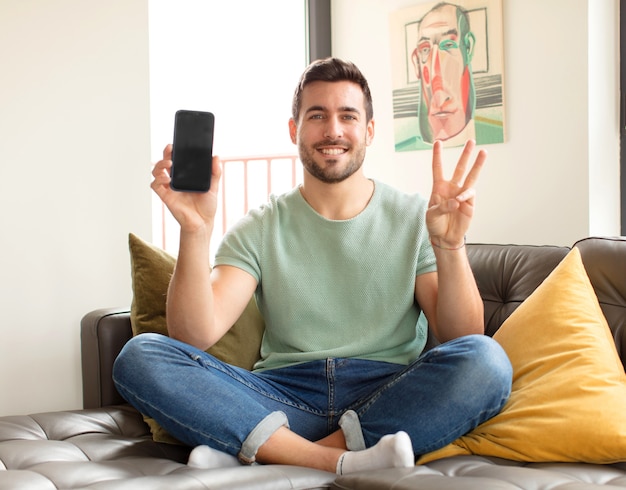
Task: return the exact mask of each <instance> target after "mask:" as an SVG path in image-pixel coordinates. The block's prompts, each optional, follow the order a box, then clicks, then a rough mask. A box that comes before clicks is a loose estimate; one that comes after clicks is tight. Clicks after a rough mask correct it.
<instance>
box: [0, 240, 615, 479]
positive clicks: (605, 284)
mask: <svg viewBox="0 0 626 490" xmlns="http://www.w3.org/2000/svg"><path fill="white" fill-rule="evenodd" d="M575 246H576V247H578V248H579V250H580V251H581V255H582V258H583V262H584V264H585V268H586V270H587V273H588V275H589V277H590V279H591V282H592V285H593V287H594V289H595V291H596V294H597V296H598V299H599V301H600V305H601V307H602V310H603V312H604V315H605V316H606V318H607V320H608V323H609V326H610V327H611V330H612V333H613V338H614V340H615V343H616V346H617V351H618V353H619V355H620V358H621V359H622V362H623V363H625V360H626V353H625V352H626V351H625V347H626V338H625V329H626V238H587V239H584V240H581V241H579V242H577V243H576V244H575ZM569 250H570V249H569V248H568V247H554V246H521V245H485V244H471V245H468V254H469V257H470V262H471V264H472V268H473V270H474V274H475V276H476V279H477V282H478V285H479V289H480V291H481V295H482V297H483V300H484V303H485V320H486V331H487V334H488V335H493V334H494V333H495V332H496V331H497V329H498V328H499V327H500V325H501V324H502V322H503V321H504V320H505V319H506V318H507V317H508V316H509V315H510V314H511V313H512V312H513V311H514V310H515V309H516V308H517V307H518V306H519V305H520V304H521V303H522V302H523V301H524V300H525V299H526V298H527V297H528V296H529V295H530V294H531V293H532V292H533V291H534V290H535V288H536V287H537V286H538V285H539V284H540V283H541V282H542V281H543V280H544V279H545V278H546V277H547V275H548V274H549V273H550V272H551V271H552V269H553V268H554V267H555V266H556V265H557V264H558V263H559V262H560V261H561V260H562V259H563V258H564V257H565V255H566V254H567V253H568V251H569ZM131 334H132V333H131V326H130V317H129V310H128V309H127V308H121V309H101V310H96V311H93V312H91V313H88V314H87V315H86V316H85V317H84V318H83V321H82V324H81V338H82V369H83V390H84V393H83V401H84V409H82V410H71V411H65V412H53V413H42V414H36V415H30V416H8V417H0V489H42V490H43V489H78V488H88V489H113V488H115V489H143V488H145V489H151V490H155V489H168V490H170V489H207V488H210V489H249V488H250V489H252V488H254V489H256V488H263V489H271V490H277V489H283V488H285V489H287V488H290V489H294V488H297V489H305V488H306V489H308V488H334V489H358V490H367V489H385V488H393V489H409V488H411V489H442V488H446V489H447V488H451V489H457V488H458V489H481V490H484V489H537V490H541V489H557V488H563V489H565V488H567V489H568V490H575V489H593V488H607V489H608V488H626V462H624V463H615V464H609V465H598V464H587V463H523V462H516V461H511V460H504V459H498V458H493V457H483V456H476V455H471V456H456V457H452V458H445V459H440V460H437V461H433V462H431V463H428V464H425V465H419V466H416V467H414V468H408V469H393V470H383V471H374V472H363V473H358V474H354V475H345V476H341V477H336V475H334V474H331V473H325V472H321V471H315V470H310V469H305V468H299V467H288V466H278V465H265V466H262V465H255V466H237V467H232V466H231V467H216V468H213V469H195V468H190V467H187V466H186V464H185V462H186V460H187V456H188V454H189V448H186V447H183V446H179V445H171V444H164V443H156V442H154V441H153V440H152V438H151V435H150V431H149V428H148V426H147V425H146V424H145V423H144V422H143V419H142V417H141V415H140V414H139V413H137V412H136V411H135V410H134V409H133V408H131V407H130V406H128V405H126V404H125V403H124V400H122V399H121V397H120V396H119V394H118V393H117V392H116V391H115V388H114V386H113V384H112V382H111V368H112V365H113V361H114V359H115V356H116V355H117V353H118V352H119V350H120V348H121V347H122V345H123V344H124V343H125V342H126V341H127V340H128V338H130V336H131ZM625 409H626V407H625Z"/></svg>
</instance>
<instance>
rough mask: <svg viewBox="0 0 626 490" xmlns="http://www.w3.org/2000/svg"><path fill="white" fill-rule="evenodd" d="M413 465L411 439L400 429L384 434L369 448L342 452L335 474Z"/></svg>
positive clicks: (413, 457) (413, 456)
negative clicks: (393, 432)
mask: <svg viewBox="0 0 626 490" xmlns="http://www.w3.org/2000/svg"><path fill="white" fill-rule="evenodd" d="M414 465H415V455H414V454H413V445H412V444H411V439H410V437H409V435H408V434H407V433H406V432H403V431H400V432H396V433H395V434H389V435H386V436H384V437H383V438H382V439H381V440H380V441H378V442H377V443H376V445H375V446H372V447H370V448H369V449H365V450H363V451H346V452H345V453H343V454H342V455H341V456H340V457H339V461H337V474H339V475H346V474H348V473H355V472H357V471H363V470H378V469H382V468H410V467H411V466H414Z"/></svg>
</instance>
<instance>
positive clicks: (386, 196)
mask: <svg viewBox="0 0 626 490" xmlns="http://www.w3.org/2000/svg"><path fill="white" fill-rule="evenodd" d="M426 207H427V202H426V200H425V199H424V198H423V197H421V196H419V195H413V196H409V195H407V194H403V193H401V192H399V191H397V190H395V189H393V188H392V187H390V186H388V185H386V184H383V183H381V182H375V190H374V194H373V195H372V198H371V200H370V202H369V204H368V205H367V207H366V208H365V209H364V210H363V211H362V212H361V213H360V214H359V215H357V216H355V217H354V218H352V219H349V220H345V221H344V220H342V221H333V220H328V219H326V218H324V217H323V216H321V215H320V214H318V213H317V212H316V211H315V210H314V209H313V208H311V206H309V204H308V203H307V202H306V201H305V200H304V198H303V197H302V194H301V193H300V190H299V189H298V188H296V189H293V190H292V191H290V192H288V193H286V194H283V195H281V196H278V197H276V196H271V197H270V200H269V202H268V203H267V204H266V205H263V206H261V207H260V208H259V209H255V210H252V211H250V212H249V213H248V214H247V215H246V216H245V217H244V218H243V219H242V220H240V221H239V222H238V223H237V224H236V225H235V226H234V227H233V228H232V229H231V230H229V232H228V233H227V234H226V236H225V237H224V240H223V241H222V244H221V245H220V247H219V249H218V251H217V254H216V260H215V264H216V265H231V266H235V267H238V268H240V269H243V270H244V271H246V272H248V273H250V274H252V276H254V278H255V279H256V280H257V281H258V287H257V290H256V293H255V294H256V300H257V304H258V306H259V310H260V312H261V314H262V315H263V318H264V319H265V325H266V330H265V333H264V336H263V341H262V345H261V360H260V361H258V362H257V364H256V365H255V367H254V368H255V370H264V369H270V368H279V367H285V366H289V365H293V364H297V363H301V362H305V361H312V360H320V359H327V358H359V359H371V360H379V361H386V362H393V363H398V364H408V363H409V362H411V361H412V360H414V359H415V358H417V357H418V356H419V354H420V353H421V352H422V350H423V348H424V345H425V342H426V336H427V332H426V329H427V327H426V326H425V325H423V324H422V322H420V323H419V324H418V316H419V313H420V309H419V306H418V305H417V304H416V301H415V295H414V291H415V277H416V276H417V275H420V274H424V273H426V272H433V271H435V270H436V262H435V255H434V252H433V250H432V247H431V245H430V241H429V238H428V231H427V229H426V224H425V213H426Z"/></svg>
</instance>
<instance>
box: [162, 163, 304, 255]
mask: <svg viewBox="0 0 626 490" xmlns="http://www.w3.org/2000/svg"><path fill="white" fill-rule="evenodd" d="M298 162H299V158H298V156H297V155H261V156H245V157H230V158H223V159H222V160H221V163H222V179H221V182H220V195H221V196H220V197H221V200H220V205H219V207H220V208H221V209H219V208H218V212H217V215H216V220H217V222H216V224H215V230H214V234H213V237H212V246H216V245H217V242H218V241H219V239H221V237H222V236H224V234H225V233H226V230H228V228H229V227H230V226H232V225H233V224H234V223H235V222H237V221H238V220H239V219H241V218H242V217H243V216H245V214H246V213H247V212H248V211H249V210H250V209H251V208H252V207H255V206H259V205H261V204H263V203H265V202H267V200H268V198H269V196H270V194H281V193H283V192H287V191H288V190H290V189H293V188H294V187H295V186H296V185H297V184H299V183H300V182H302V167H301V166H300V165H299V164H298ZM160 221H161V242H162V243H161V247H162V248H163V249H165V250H168V251H172V252H174V250H173V247H174V245H173V244H175V243H178V240H177V237H178V233H179V230H178V226H177V223H176V221H175V220H174V219H173V217H172V216H171V214H170V213H169V211H168V210H167V208H166V207H165V206H164V205H161V220H160Z"/></svg>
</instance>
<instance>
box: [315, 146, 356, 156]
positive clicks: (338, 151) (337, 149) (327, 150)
mask: <svg viewBox="0 0 626 490" xmlns="http://www.w3.org/2000/svg"><path fill="white" fill-rule="evenodd" d="M315 150H316V151H317V152H319V153H321V154H322V155H324V156H326V157H336V156H339V155H343V154H344V153H347V152H348V150H349V147H348V146H345V145H338V144H336V143H335V144H330V145H329V144H328V143H326V144H320V145H317V146H316V147H315Z"/></svg>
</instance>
